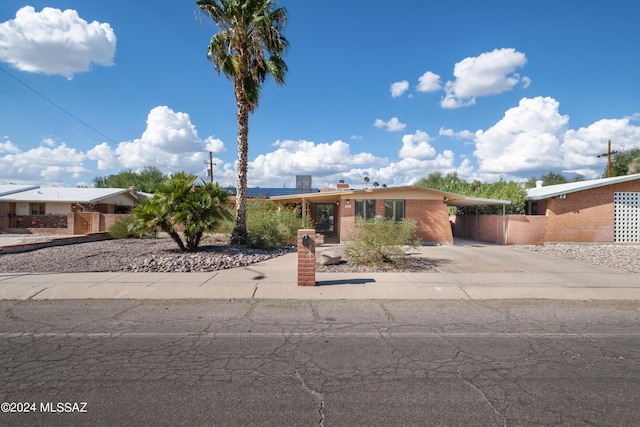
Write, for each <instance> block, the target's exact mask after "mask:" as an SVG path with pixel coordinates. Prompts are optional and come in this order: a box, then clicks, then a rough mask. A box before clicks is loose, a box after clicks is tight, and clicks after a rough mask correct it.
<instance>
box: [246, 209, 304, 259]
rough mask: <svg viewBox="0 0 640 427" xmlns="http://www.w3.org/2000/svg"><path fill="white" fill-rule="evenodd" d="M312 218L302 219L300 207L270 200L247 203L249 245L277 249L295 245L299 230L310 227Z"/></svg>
mask: <svg viewBox="0 0 640 427" xmlns="http://www.w3.org/2000/svg"><path fill="white" fill-rule="evenodd" d="M309 226H310V220H309V219H308V218H307V219H306V220H305V223H303V220H302V219H301V216H300V212H299V209H297V208H290V207H287V206H283V205H281V204H279V203H276V202H273V201H268V200H250V201H249V202H248V203H247V235H248V243H249V246H251V247H254V248H260V249H276V248H282V247H285V246H288V245H295V244H296V243H297V240H298V230H299V229H301V228H308V227H309Z"/></svg>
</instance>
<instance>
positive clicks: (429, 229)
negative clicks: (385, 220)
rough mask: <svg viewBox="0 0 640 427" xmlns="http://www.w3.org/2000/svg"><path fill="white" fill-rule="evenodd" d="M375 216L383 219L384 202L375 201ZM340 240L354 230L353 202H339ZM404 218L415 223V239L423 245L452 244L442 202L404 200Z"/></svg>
mask: <svg viewBox="0 0 640 427" xmlns="http://www.w3.org/2000/svg"><path fill="white" fill-rule="evenodd" d="M375 212H376V215H377V216H382V217H384V215H385V206H384V200H382V199H380V200H376V211H375ZM339 213H340V215H339V220H340V240H341V241H347V240H349V235H350V233H351V232H352V231H353V230H354V229H355V201H354V200H350V201H349V203H346V201H345V200H343V201H342V202H340V207H339ZM405 216H406V217H407V218H409V219H413V220H415V221H416V223H417V226H418V230H417V237H418V239H419V240H420V241H421V242H424V243H427V242H428V243H453V234H452V233H451V224H450V223H449V212H448V209H447V205H446V204H444V203H443V202H442V200H405Z"/></svg>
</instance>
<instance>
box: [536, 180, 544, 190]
mask: <svg viewBox="0 0 640 427" xmlns="http://www.w3.org/2000/svg"><path fill="white" fill-rule="evenodd" d="M543 182H544V181H542V180H540V179H539V180H537V181H536V188H542V184H543Z"/></svg>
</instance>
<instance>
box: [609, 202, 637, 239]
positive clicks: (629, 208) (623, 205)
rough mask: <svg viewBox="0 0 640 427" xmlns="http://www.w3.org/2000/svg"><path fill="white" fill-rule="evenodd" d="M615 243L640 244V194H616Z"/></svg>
mask: <svg viewBox="0 0 640 427" xmlns="http://www.w3.org/2000/svg"><path fill="white" fill-rule="evenodd" d="M613 203H614V228H615V231H614V241H616V242H622V243H625V242H633V243H636V242H640V193H614V195H613Z"/></svg>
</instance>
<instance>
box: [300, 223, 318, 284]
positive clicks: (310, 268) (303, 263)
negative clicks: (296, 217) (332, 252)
mask: <svg viewBox="0 0 640 427" xmlns="http://www.w3.org/2000/svg"><path fill="white" fill-rule="evenodd" d="M304 235H309V236H311V245H309V246H304V245H303V244H302V238H303V236H304ZM315 235H316V231H315V230H314V229H302V230H298V286H315V285H316V240H315Z"/></svg>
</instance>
